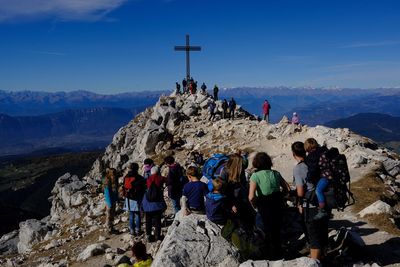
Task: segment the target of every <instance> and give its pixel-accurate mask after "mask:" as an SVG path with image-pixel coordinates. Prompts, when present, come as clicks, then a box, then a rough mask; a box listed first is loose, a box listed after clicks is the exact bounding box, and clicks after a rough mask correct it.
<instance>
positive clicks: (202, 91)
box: [201, 82, 207, 95]
mask: <svg viewBox="0 0 400 267" xmlns="http://www.w3.org/2000/svg"><path fill="white" fill-rule="evenodd" d="M206 90H207V85H206V84H205V83H204V82H203V84H202V85H201V93H202V94H203V95H206V94H207V92H206Z"/></svg>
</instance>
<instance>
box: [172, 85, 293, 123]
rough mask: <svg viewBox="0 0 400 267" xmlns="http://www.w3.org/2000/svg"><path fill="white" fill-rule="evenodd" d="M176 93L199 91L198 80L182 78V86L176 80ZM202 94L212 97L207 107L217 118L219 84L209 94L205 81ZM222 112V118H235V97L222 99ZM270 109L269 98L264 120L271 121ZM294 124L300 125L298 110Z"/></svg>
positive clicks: (263, 108) (266, 101) (266, 103)
mask: <svg viewBox="0 0 400 267" xmlns="http://www.w3.org/2000/svg"><path fill="white" fill-rule="evenodd" d="M175 84H176V90H175V93H176V94H196V93H197V81H195V80H194V79H193V78H192V77H191V78H190V79H189V80H187V79H183V80H182V86H181V84H180V83H179V82H176V83H175ZM181 88H182V90H181ZM200 88H201V94H203V95H207V96H209V97H210V100H209V101H208V104H207V108H208V112H209V114H210V116H209V120H210V121H214V120H215V119H216V117H215V116H216V114H218V107H217V103H216V101H218V93H219V88H218V86H217V85H215V86H214V88H213V93H212V95H211V94H208V92H207V86H206V84H205V83H204V82H203V84H202V85H201V87H200ZM221 108H222V114H221V118H222V119H231V120H233V119H234V118H235V110H236V101H235V99H234V98H233V97H231V99H230V100H229V101H227V100H226V99H223V100H222V105H221ZM270 110H271V104H270V103H269V102H268V100H267V99H265V100H264V103H263V105H262V120H264V121H265V122H266V123H269V122H270V117H269V115H270ZM290 122H291V123H292V124H294V125H299V124H300V117H299V115H298V114H297V112H293V115H292V119H291V121H290Z"/></svg>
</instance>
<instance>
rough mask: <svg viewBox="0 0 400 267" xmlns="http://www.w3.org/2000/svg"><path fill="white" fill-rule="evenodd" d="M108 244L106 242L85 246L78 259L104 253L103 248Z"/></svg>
mask: <svg viewBox="0 0 400 267" xmlns="http://www.w3.org/2000/svg"><path fill="white" fill-rule="evenodd" d="M109 247H110V246H109V245H107V244H92V245H89V246H87V247H86V248H85V249H84V250H83V251H82V252H81V253H80V254H79V255H78V258H77V260H78V261H85V260H87V259H89V258H91V257H93V256H97V255H102V254H104V252H105V250H106V249H107V248H109Z"/></svg>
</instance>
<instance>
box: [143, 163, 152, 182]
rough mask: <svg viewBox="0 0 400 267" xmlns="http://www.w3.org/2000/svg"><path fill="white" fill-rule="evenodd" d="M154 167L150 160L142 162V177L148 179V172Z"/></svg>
mask: <svg viewBox="0 0 400 267" xmlns="http://www.w3.org/2000/svg"><path fill="white" fill-rule="evenodd" d="M153 167H154V161H153V160H152V159H150V158H147V159H145V160H144V162H143V177H144V179H147V178H149V177H150V175H151V174H150V170H151V168H153Z"/></svg>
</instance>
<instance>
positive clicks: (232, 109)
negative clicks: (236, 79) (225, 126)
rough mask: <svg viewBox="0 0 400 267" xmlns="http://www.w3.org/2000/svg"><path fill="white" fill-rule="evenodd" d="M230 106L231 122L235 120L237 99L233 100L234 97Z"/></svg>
mask: <svg viewBox="0 0 400 267" xmlns="http://www.w3.org/2000/svg"><path fill="white" fill-rule="evenodd" d="M228 105H229V117H230V119H231V120H233V119H234V118H235V109H236V101H235V99H233V97H232V98H231V100H230V101H229V104H228Z"/></svg>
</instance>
